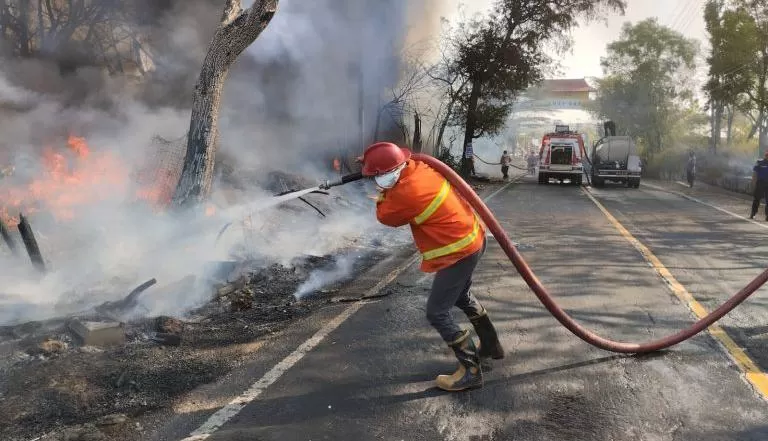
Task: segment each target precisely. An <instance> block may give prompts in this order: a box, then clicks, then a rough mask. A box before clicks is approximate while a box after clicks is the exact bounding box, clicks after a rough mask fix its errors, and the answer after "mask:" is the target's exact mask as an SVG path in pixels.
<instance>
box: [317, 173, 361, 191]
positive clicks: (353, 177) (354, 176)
mask: <svg viewBox="0 0 768 441" xmlns="http://www.w3.org/2000/svg"><path fill="white" fill-rule="evenodd" d="M360 179H363V174H362V173H360V172H357V173H350V174H348V175H344V176H342V177H340V178H338V179H334V180H333V181H329V180H326V181H325V182H323V183H322V184H320V189H322V190H328V189H330V188H331V187H338V186H339V185H344V184H348V183H350V182H354V181H359V180H360Z"/></svg>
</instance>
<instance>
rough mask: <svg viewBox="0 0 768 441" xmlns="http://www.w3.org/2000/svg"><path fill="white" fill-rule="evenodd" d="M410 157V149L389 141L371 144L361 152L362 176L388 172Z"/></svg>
mask: <svg viewBox="0 0 768 441" xmlns="http://www.w3.org/2000/svg"><path fill="white" fill-rule="evenodd" d="M410 158H411V151H410V150H408V149H403V148H400V147H398V146H396V145H395V144H392V143H391V142H377V143H375V144H371V145H370V146H368V148H367V149H365V153H363V176H376V175H380V174H383V173H387V172H390V171H392V170H394V169H396V168H397V167H399V166H400V165H402V164H404V163H405V162H406V161H408V159H410Z"/></svg>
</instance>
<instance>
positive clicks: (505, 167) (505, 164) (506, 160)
mask: <svg viewBox="0 0 768 441" xmlns="http://www.w3.org/2000/svg"><path fill="white" fill-rule="evenodd" d="M499 162H500V163H501V174H502V175H503V176H504V180H505V181H506V180H507V179H509V166H510V164H512V157H511V156H509V153H507V151H506V150H504V152H503V153H502V154H501V160H499Z"/></svg>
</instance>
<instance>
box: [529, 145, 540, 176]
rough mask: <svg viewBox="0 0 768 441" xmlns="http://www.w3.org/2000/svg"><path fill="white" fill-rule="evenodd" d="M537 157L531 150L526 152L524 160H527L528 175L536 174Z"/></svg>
mask: <svg viewBox="0 0 768 441" xmlns="http://www.w3.org/2000/svg"><path fill="white" fill-rule="evenodd" d="M537 159H538V158H536V153H535V152H534V151H533V150H531V151H530V152H528V157H527V158H526V160H527V161H528V174H530V175H535V174H536V160H537Z"/></svg>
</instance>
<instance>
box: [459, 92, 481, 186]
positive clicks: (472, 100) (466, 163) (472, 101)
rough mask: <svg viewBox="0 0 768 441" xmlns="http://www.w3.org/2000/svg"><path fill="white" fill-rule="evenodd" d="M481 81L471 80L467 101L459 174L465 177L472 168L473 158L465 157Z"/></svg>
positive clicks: (471, 132) (475, 122) (473, 134)
mask: <svg viewBox="0 0 768 441" xmlns="http://www.w3.org/2000/svg"><path fill="white" fill-rule="evenodd" d="M481 87H482V82H481V81H477V80H475V81H472V90H471V91H470V93H469V101H468V102H467V123H466V125H465V126H464V145H463V148H462V153H461V174H462V176H464V177H465V178H466V177H468V176H469V175H470V172H471V170H472V160H473V158H468V157H467V147H468V146H469V144H470V143H471V142H472V140H473V139H475V128H476V126H477V105H478V103H479V101H480V94H481V92H482V90H481Z"/></svg>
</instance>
